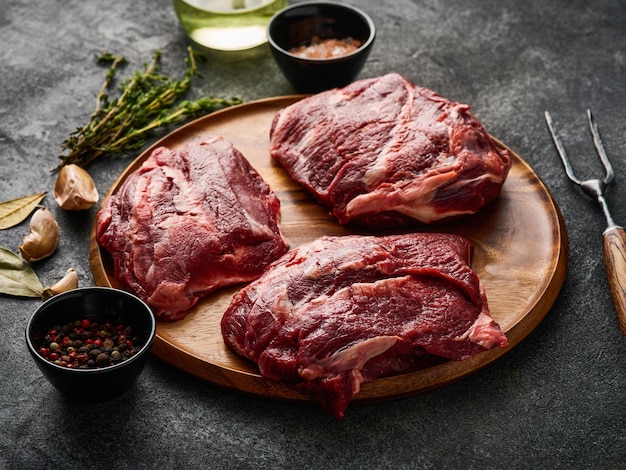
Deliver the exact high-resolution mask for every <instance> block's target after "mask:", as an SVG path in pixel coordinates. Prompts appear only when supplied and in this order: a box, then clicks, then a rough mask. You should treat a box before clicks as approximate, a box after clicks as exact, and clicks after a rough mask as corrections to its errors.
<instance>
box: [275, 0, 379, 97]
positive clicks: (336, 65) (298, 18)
mask: <svg viewBox="0 0 626 470" xmlns="http://www.w3.org/2000/svg"><path fill="white" fill-rule="evenodd" d="M267 37H268V43H269V45H270V49H271V52H272V55H273V57H274V59H275V61H276V63H277V64H278V68H279V69H280V70H281V72H282V73H283V75H284V76H285V78H286V79H287V80H288V81H289V82H290V83H291V85H292V86H293V88H294V89H295V90H296V91H298V92H301V93H317V92H319V91H323V90H328V89H331V88H336V87H342V86H345V85H348V84H349V83H351V82H352V81H353V80H354V79H355V78H356V77H357V76H358V75H359V73H360V72H361V70H362V69H363V66H364V65H365V62H366V61H367V58H368V56H369V54H370V52H371V50H372V47H373V45H374V39H375V38H376V27H375V25H374V22H373V21H372V19H371V18H370V16H369V15H368V14H367V13H365V12H364V11H363V10H361V9H359V8H356V7H354V6H351V5H348V4H345V3H338V2H333V1H321V2H302V3H296V4H293V5H290V6H288V7H286V8H284V9H283V10H281V11H279V12H278V13H276V14H275V15H274V16H273V17H272V19H271V20H270V22H269V24H268V27H267Z"/></svg>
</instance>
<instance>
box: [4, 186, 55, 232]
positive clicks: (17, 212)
mask: <svg viewBox="0 0 626 470" xmlns="http://www.w3.org/2000/svg"><path fill="white" fill-rule="evenodd" d="M45 195H46V191H44V192H43V193H37V194H31V195H30V196H23V197H19V198H17V199H11V200H10V201H5V202H0V230H4V229H5V228H9V227H13V226H15V225H17V224H19V223H20V222H22V221H24V220H25V219H26V217H28V216H29V214H30V213H31V212H32V211H33V210H35V207H37V205H38V204H39V203H40V202H41V200H42V199H43V198H44V196H45Z"/></svg>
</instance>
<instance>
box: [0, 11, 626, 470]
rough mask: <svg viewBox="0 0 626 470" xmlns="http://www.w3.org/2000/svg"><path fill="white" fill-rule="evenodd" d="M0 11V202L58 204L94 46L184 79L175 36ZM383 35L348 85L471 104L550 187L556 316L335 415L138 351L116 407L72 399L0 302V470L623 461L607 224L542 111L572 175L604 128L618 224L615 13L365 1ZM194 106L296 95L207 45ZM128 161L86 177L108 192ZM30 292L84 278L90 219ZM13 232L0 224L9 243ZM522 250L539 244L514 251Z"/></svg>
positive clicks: (146, 21)
mask: <svg viewBox="0 0 626 470" xmlns="http://www.w3.org/2000/svg"><path fill="white" fill-rule="evenodd" d="M2 3H3V5H2V8H1V9H0V45H1V46H2V47H0V200H8V199H12V198H15V197H19V196H23V195H26V194H31V193H33V192H36V191H43V190H48V191H51V189H52V185H53V182H54V177H53V176H52V175H51V174H50V173H49V170H50V169H51V168H52V167H53V166H55V165H56V163H57V155H58V154H59V152H60V144H61V142H62V141H63V140H64V139H65V138H66V137H67V135H68V134H69V133H70V132H71V131H72V130H74V129H75V128H76V127H78V126H79V125H81V124H83V123H84V122H85V121H86V119H87V117H88V115H89V114H90V112H91V111H92V109H93V105H94V96H95V93H96V90H97V89H98V88H99V86H100V83H101V81H102V79H103V69H102V68H100V67H98V66H96V65H95V64H94V61H93V54H94V53H95V52H98V51H101V50H109V51H111V52H115V53H118V54H122V55H124V56H126V57H127V59H128V60H129V62H130V64H129V67H127V68H126V71H130V70H135V69H136V68H140V67H141V64H142V63H143V62H146V61H148V60H149V58H150V56H151V54H152V51H153V50H155V49H161V50H162V52H163V60H162V70H163V71H164V72H165V73H168V74H170V75H172V76H180V74H182V71H183V70H184V64H183V59H184V57H185V49H186V47H187V45H188V42H187V39H186V37H185V35H184V34H183V32H182V30H181V29H180V28H179V26H178V23H177V20H176V17H175V14H174V11H173V8H172V5H171V3H170V2H169V1H168V0H134V1H132V2H131V1H127V0H110V1H107V2H102V1H95V0H63V1H61V2H60V1H53V0H40V1H37V2H22V1H19V0H4V1H3V2H2ZM354 3H355V4H358V5H360V6H361V7H363V8H364V9H365V10H367V11H368V12H369V13H370V14H371V16H372V17H373V18H374V20H375V22H376V24H377V26H378V30H379V34H378V38H377V41H376V45H375V48H374V50H373V52H372V55H371V57H370V60H369V62H368V63H367V65H366V67H365V69H364V70H363V73H362V75H361V76H362V77H372V76H377V75H381V74H383V73H386V72H390V71H395V72H399V73H402V74H404V75H406V76H408V77H409V78H411V79H412V80H414V81H415V82H416V83H418V84H420V85H424V86H427V87H430V88H432V89H434V90H436V91H437V92H439V93H440V94H442V95H444V96H446V97H447V98H450V99H453V100H457V101H461V102H465V103H470V104H471V105H472V107H473V111H474V113H475V114H476V116H477V117H478V118H479V119H481V121H482V122H483V124H484V125H485V127H486V128H487V130H488V131H489V132H490V133H491V134H493V135H494V136H496V137H497V138H499V139H500V140H502V141H504V142H505V143H507V144H508V145H509V146H510V147H511V148H512V149H513V150H515V151H516V152H517V153H519V154H520V155H521V156H522V157H523V158H524V159H525V160H526V161H527V162H528V163H529V164H530V165H531V166H532V167H533V168H534V170H535V171H536V172H537V174H538V175H539V176H540V177H541V178H542V179H543V181H544V182H545V183H546V184H547V186H548V187H549V188H550V190H551V191H552V193H553V194H554V197H555V199H556V201H557V203H558V204H559V205H560V207H561V209H562V212H563V214H564V217H565V220H566V224H567V229H568V233H569V242H570V243H569V249H570V261H569V266H568V267H569V270H568V274H567V277H566V280H565V284H564V286H563V288H562V291H561V294H560V296H559V297H558V299H557V301H556V303H555V304H554V307H553V308H552V310H551V311H550V313H549V314H548V315H547V317H546V318H545V320H544V321H543V322H542V323H541V324H540V325H539V326H538V327H537V328H536V329H535V331H533V332H532V333H531V334H530V335H529V336H528V337H527V338H526V339H525V340H524V341H523V342H522V343H521V344H520V345H519V346H518V347H517V348H515V349H514V350H512V351H511V352H510V353H509V354H507V355H506V356H505V357H503V358H502V359H501V360H499V361H497V362H496V363H495V364H493V365H491V366H489V367H488V368H486V369H485V370H483V371H481V372H480V373H477V374H475V375H473V376H471V377H469V378H467V379H464V380H462V381H460V382H458V383H455V384H453V385H450V386H447V387H445V388H442V389H439V390H436V391H432V392H429V393H426V394H422V395H418V396H415V397H411V398H407V399H402V400H395V401H390V402H386V403H379V404H375V405H359V406H353V407H351V408H350V409H349V411H348V415H347V417H346V418H345V419H344V420H343V421H335V420H333V419H332V418H330V416H328V415H327V414H326V413H325V412H323V411H321V410H320V409H319V408H318V407H317V406H307V405H298V404H289V403H282V402H275V401H268V400H265V399H262V398H257V397H249V396H243V395H240V394H236V393H232V392H229V391H225V390H222V389H220V388H218V387H216V386H214V385H212V384H210V383H206V382H203V381H201V380H198V379H196V378H194V377H192V376H190V375H188V374H186V373H184V372H181V371H179V370H177V369H175V368H172V367H170V366H169V365H167V364H165V363H163V362H161V361H160V360H159V359H157V358H155V357H152V358H151V359H150V361H149V363H148V365H147V368H146V370H145V372H144V374H143V375H142V376H141V378H140V379H139V381H138V383H137V385H136V386H135V387H134V389H133V390H131V391H130V392H129V393H127V394H126V395H124V396H123V397H121V398H119V399H116V400H115V401H113V402H109V403H105V404H99V405H77V404H71V403H68V402H66V401H65V400H64V399H63V398H62V397H61V396H60V395H59V394H58V393H57V392H56V391H55V390H54V389H52V387H51V386H50V385H49V384H48V383H47V382H46V381H45V380H44V379H43V377H42V375H41V374H40V373H39V371H38V370H37V369H36V368H35V366H34V364H33V362H32V361H31V359H30V358H29V357H28V353H27V351H26V348H25V344H24V340H23V335H24V326H25V324H26V321H27V318H28V316H29V315H30V313H31V312H32V311H33V310H34V309H35V308H36V307H37V306H38V305H39V303H40V301H38V300H27V299H15V298H11V297H2V298H0V332H1V334H2V336H1V338H2V339H1V340H0V371H1V377H2V379H1V380H0V469H4V468H51V467H53V466H57V467H60V468H83V469H84V468H153V467H161V468H242V469H243V468H250V469H252V468H420V469H421V468H424V469H440V468H476V469H478V468H493V469H500V468H589V469H591V468H593V469H599V468H602V469H614V468H615V469H617V468H626V398H625V391H626V390H625V385H626V380H625V378H626V341H625V340H624V339H623V338H622V336H621V334H620V332H619V328H618V322H617V319H616V317H615V313H614V309H613V305H612V302H611V298H610V295H609V291H608V287H607V282H606V279H605V275H604V268H603V264H602V245H601V234H602V231H603V230H604V226H605V221H604V218H603V216H602V214H601V212H600V210H599V209H598V207H597V206H596V205H595V204H594V202H593V201H591V200H590V199H588V198H586V197H585V196H584V195H582V193H581V192H580V191H579V190H577V189H576V188H574V187H573V186H571V184H570V183H569V182H568V181H567V180H566V178H565V177H564V174H563V171H562V169H561V166H560V163H559V160H558V156H557V154H556V153H555V150H554V147H553V145H552V142H551V140H550V137H549V134H548V131H547V128H546V125H545V122H544V120H543V112H544V111H545V110H546V109H548V110H550V111H551V113H552V115H553V117H554V119H555V121H556V123H557V125H558V127H559V128H560V131H561V136H562V138H563V139H564V141H565V142H566V146H567V149H568V150H569V153H570V156H571V158H572V159H573V160H575V166H576V170H577V171H578V172H580V173H581V174H582V175H583V176H592V175H594V174H596V173H598V172H599V171H600V169H601V168H600V166H599V164H598V161H597V159H596V157H595V154H594V151H593V147H592V144H591V140H590V138H589V134H588V130H587V128H586V121H585V110H586V109H587V108H591V109H592V110H593V111H594V113H595V116H596V120H597V122H598V124H599V126H600V130H601V133H602V135H603V138H604V142H605V146H606V149H607V152H608V154H609V156H610V157H611V159H612V162H613V165H614V168H615V171H616V174H617V178H616V183H615V186H614V187H613V188H612V189H611V191H610V193H609V198H608V199H609V204H610V206H611V208H612V210H613V213H614V217H615V219H616V220H617V222H618V223H619V222H621V223H624V224H626V205H624V204H623V202H622V201H623V200H624V198H625V197H626V180H625V178H624V177H623V175H625V174H626V158H625V157H626V139H625V138H624V135H625V134H624V131H625V130H626V115H625V113H624V109H625V107H626V3H624V2H622V1H619V0H615V1H609V0H599V1H594V2H586V1H569V0H554V1H546V0H527V1H517V0H503V1H497V0H479V1H472V2H466V1H464V0H419V1H418V0H413V1H411V0H376V1H374V0H361V1H358V2H354ZM209 59H210V60H209V61H208V62H207V63H206V64H203V65H202V72H203V73H204V75H205V78H204V79H202V80H197V81H195V82H194V88H193V91H192V96H199V95H200V94H204V93H208V94H212V95H217V96H232V95H235V96H239V97H240V98H242V99H243V100H245V101H249V100H253V99H257V98H263V97H268V96H276V95H283V94H290V93H292V90H291V89H290V87H289V85H288V84H287V83H286V81H285V80H284V79H283V77H282V76H281V75H280V74H279V72H278V70H277V68H276V66H275V65H274V63H273V62H272V60H271V57H270V55H269V52H268V50H267V49H265V48H262V50H261V51H260V52H259V53H258V54H256V55H254V56H253V57H246V58H242V57H232V56H229V57H224V56H222V55H219V54H218V55H215V54H211V55H210V57H209ZM132 157H133V155H131V156H128V157H118V158H110V159H105V160H101V161H98V162H96V163H95V164H93V165H92V166H91V167H90V173H91V174H92V176H93V178H94V180H95V182H96V184H97V185H98V187H99V188H100V190H101V192H102V193H104V192H105V191H106V189H107V188H108V187H110V185H111V184H112V183H113V182H114V181H115V179H116V178H117V176H118V175H119V173H120V172H121V171H122V170H123V169H124V168H125V166H126V165H127V164H128V163H129V161H130V160H131V158H132ZM44 202H45V204H46V205H47V206H48V207H49V208H50V209H51V210H52V211H53V212H54V215H55V216H56V218H57V220H58V221H59V224H60V226H61V232H62V234H61V242H60V245H59V248H58V251H57V253H56V254H55V255H54V256H53V257H51V258H49V259H48V260H46V261H43V262H40V263H38V264H37V265H36V269H37V272H38V274H39V276H40V277H41V278H42V281H43V282H44V284H51V283H52V282H54V281H55V280H56V279H58V278H59V277H60V276H61V275H62V274H63V273H64V272H65V271H66V270H67V269H68V268H69V267H74V268H75V269H76V270H77V271H78V273H79V276H80V282H81V285H91V284H92V283H93V279H92V277H91V271H90V267H89V262H88V258H89V253H88V245H89V233H90V230H91V226H92V223H93V218H94V215H95V210H92V211H89V212H86V213H82V214H75V213H66V212H63V211H61V210H60V209H59V208H58V207H57V206H56V203H54V200H53V199H52V196H51V194H49V195H48V196H47V197H46V199H45V201H44ZM27 232H28V225H27V223H23V224H21V225H19V226H17V227H14V228H12V229H9V230H4V231H2V232H0V246H4V247H7V248H10V249H13V250H17V245H18V244H19V243H20V242H21V240H22V238H23V236H24V235H25V234H26V233H27ZM528 249H529V251H532V246H529V247H528Z"/></svg>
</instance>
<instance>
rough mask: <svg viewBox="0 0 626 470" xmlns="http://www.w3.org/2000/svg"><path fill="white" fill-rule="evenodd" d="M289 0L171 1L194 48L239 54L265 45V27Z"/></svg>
mask: <svg viewBox="0 0 626 470" xmlns="http://www.w3.org/2000/svg"><path fill="white" fill-rule="evenodd" d="M287 3H288V0H174V8H175V10H176V14H177V15H178V18H179V20H180V22H181V24H182V26H183V28H184V29H185V31H186V32H187V34H188V35H189V37H190V38H191V40H193V41H194V42H196V43H197V44H200V45H201V46H204V47H208V48H209V49H215V50H220V51H241V50H245V49H250V48H253V47H256V46H260V45H261V44H264V43H265V42H267V34H266V27H267V23H268V22H269V20H270V18H271V17H272V16H273V15H274V13H276V12H277V11H279V10H281V9H282V8H284V7H286V6H287Z"/></svg>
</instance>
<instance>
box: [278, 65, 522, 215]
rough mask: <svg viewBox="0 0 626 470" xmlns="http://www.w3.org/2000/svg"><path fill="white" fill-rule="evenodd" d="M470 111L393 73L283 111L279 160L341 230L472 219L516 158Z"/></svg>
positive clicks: (280, 114) (496, 190)
mask: <svg viewBox="0 0 626 470" xmlns="http://www.w3.org/2000/svg"><path fill="white" fill-rule="evenodd" d="M469 110H470V107H469V106H468V105H464V104H459V103H455V102H451V101H449V100H447V99H445V98H442V97H441V96H439V95H438V94H437V93H435V92H434V91H432V90H429V89H427V88H423V87H419V86H416V85H414V84H413V83H412V82H410V81H409V80H407V79H406V78H404V77H402V76H400V75H398V74H395V73H391V74H387V75H384V76H382V77H378V78H371V79H364V80H360V81H357V82H354V83H352V84H350V85H348V86H347V87H345V88H341V89H334V90H329V91H326V92H322V93H319V94H316V95H313V96H310V97H308V98H306V99H303V100H301V101H299V102H296V103H294V104H292V105H291V106H289V107H287V108H285V109H283V110H281V111H279V112H278V113H277V114H276V116H275V117H274V120H273V123H272V127H271V130H270V140H271V142H270V144H271V145H270V154H271V156H272V157H273V158H275V159H276V160H277V161H279V162H280V163H281V164H282V165H283V166H284V167H285V169H286V170H287V172H288V173H289V175H290V176H291V177H292V178H293V179H294V180H295V181H297V182H298V183H300V184H301V185H303V186H304V187H305V188H306V189H307V190H309V191H310V192H311V193H312V194H313V195H314V196H315V197H316V198H317V199H318V201H319V202H320V203H321V204H323V205H324V206H325V207H326V208H327V209H328V210H329V211H330V212H331V213H332V214H333V215H334V216H335V217H336V218H337V220H338V221H339V222H340V223H341V224H347V223H350V222H356V223H359V224H361V225H369V226H388V225H406V224H411V223H415V221H419V222H422V223H431V222H435V221H438V220H442V219H445V218H449V217H455V216H460V215H464V214H472V213H475V212H477V211H478V210H480V209H481V208H482V207H483V206H485V204H487V203H488V202H490V201H491V200H493V199H494V198H496V197H497V196H498V195H499V194H500V190H501V187H502V185H503V183H504V181H505V179H506V177H507V174H508V171H509V169H510V167H511V159H510V157H509V154H508V152H507V151H506V150H503V149H501V148H499V147H497V146H496V145H494V144H493V142H492V141H491V139H490V137H489V135H488V134H487V132H486V131H485V129H484V128H483V126H482V125H481V124H480V122H479V121H478V120H477V119H476V118H475V117H474V116H473V115H472V114H471V113H470V112H469Z"/></svg>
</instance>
